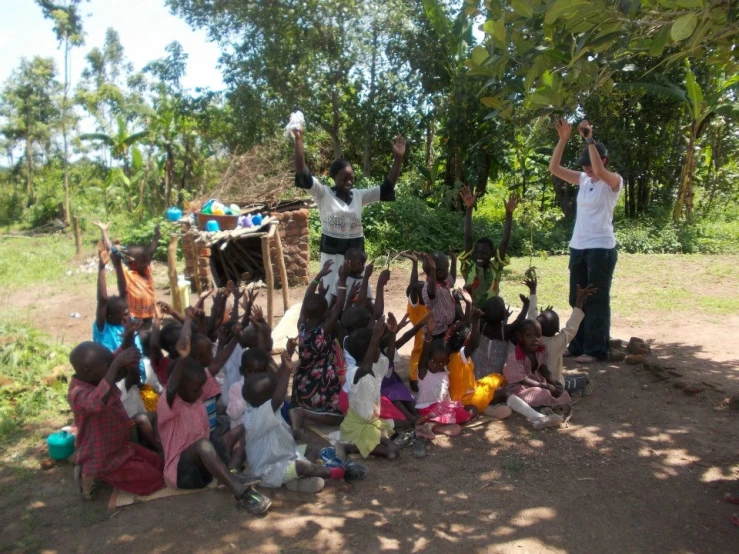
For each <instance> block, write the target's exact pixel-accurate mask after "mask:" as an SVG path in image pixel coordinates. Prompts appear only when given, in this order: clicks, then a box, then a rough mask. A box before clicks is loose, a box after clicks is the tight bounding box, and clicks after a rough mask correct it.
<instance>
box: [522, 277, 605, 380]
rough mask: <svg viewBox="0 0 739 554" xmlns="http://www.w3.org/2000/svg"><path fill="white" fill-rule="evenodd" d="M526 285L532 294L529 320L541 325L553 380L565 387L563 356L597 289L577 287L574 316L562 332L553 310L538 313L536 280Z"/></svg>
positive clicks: (527, 280) (529, 281) (542, 340)
mask: <svg viewBox="0 0 739 554" xmlns="http://www.w3.org/2000/svg"><path fill="white" fill-rule="evenodd" d="M524 284H525V285H526V286H527V287H529V292H530V296H529V300H530V301H531V304H530V306H529V311H528V319H535V320H536V321H538V322H539V325H541V335H542V337H541V343H542V344H543V345H544V346H545V347H546V349H547V367H548V368H549V371H550V373H551V374H552V379H554V381H556V382H557V383H559V384H561V385H564V384H565V379H564V371H563V364H562V355H563V354H564V353H565V350H567V345H568V344H570V341H571V340H572V339H573V338H574V337H575V335H576V334H577V329H578V327H580V324H581V323H582V320H583V319H584V318H585V313H584V312H583V311H582V309H583V306H584V305H585V299H586V298H587V297H588V296H590V295H592V294H594V293H595V292H596V289H595V288H594V287H593V286H592V285H590V286H589V287H587V288H584V289H583V288H580V285H577V296H576V301H575V307H574V308H572V315H571V316H570V319H568V320H567V324H566V325H565V328H564V329H562V330H560V328H559V315H558V314H557V312H555V311H554V310H553V309H552V308H547V309H545V310H542V311H541V313H540V314H538V315H537V313H536V286H537V281H536V278H535V277H533V278H529V279H526V281H524Z"/></svg>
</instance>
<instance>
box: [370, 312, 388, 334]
mask: <svg viewBox="0 0 739 554" xmlns="http://www.w3.org/2000/svg"><path fill="white" fill-rule="evenodd" d="M385 329H386V327H385V316H384V315H381V316H380V317H379V319H378V320H377V321H375V326H374V327H373V328H372V337H373V338H374V339H379V338H380V337H381V336H382V335H383V334H384V333H385Z"/></svg>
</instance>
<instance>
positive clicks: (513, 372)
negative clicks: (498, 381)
mask: <svg viewBox="0 0 739 554" xmlns="http://www.w3.org/2000/svg"><path fill="white" fill-rule="evenodd" d="M546 363H547V351H546V348H545V347H544V346H543V345H542V344H541V326H540V325H539V322H538V321H536V320H535V319H534V320H532V319H526V320H524V321H522V322H521V323H520V324H519V326H518V345H517V346H516V349H515V350H514V351H513V353H512V354H511V355H510V356H508V359H507V360H506V363H505V367H504V368H503V374H504V375H505V379H506V381H507V382H508V386H507V392H508V407H509V408H511V409H512V410H513V411H514V412H518V413H520V414H522V415H523V416H524V417H526V418H527V419H528V420H529V421H530V422H531V423H532V425H533V427H534V429H544V428H546V427H557V426H559V425H560V424H561V423H562V422H563V419H562V417H561V416H559V415H555V414H551V415H547V416H545V415H543V414H540V413H539V412H537V411H536V410H534V408H538V407H541V406H569V404H570V395H569V394H567V392H565V390H564V389H563V387H562V385H560V384H559V383H557V382H555V381H554V379H553V378H552V376H551V374H550V372H549V369H548V368H547V365H546Z"/></svg>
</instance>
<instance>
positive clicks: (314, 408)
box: [290, 260, 349, 436]
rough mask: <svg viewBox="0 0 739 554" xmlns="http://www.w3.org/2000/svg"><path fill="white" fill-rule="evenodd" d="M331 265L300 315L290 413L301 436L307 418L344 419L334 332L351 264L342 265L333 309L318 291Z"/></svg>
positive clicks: (330, 421) (310, 287)
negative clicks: (340, 399)
mask: <svg viewBox="0 0 739 554" xmlns="http://www.w3.org/2000/svg"><path fill="white" fill-rule="evenodd" d="M332 264H333V262H332V261H331V260H329V261H327V262H326V263H325V264H324V265H323V267H322V268H321V271H319V272H318V274H317V275H316V278H315V279H313V281H312V282H311V284H310V285H308V288H307V289H306V291H305V297H304V299H303V306H302V308H301V310H300V317H299V318H298V344H299V345H300V363H299V365H298V367H297V369H296V370H295V375H294V376H293V391H292V398H293V402H292V404H293V405H294V406H296V408H295V409H293V410H291V412H290V419H291V421H292V426H293V431H294V432H295V433H297V434H298V436H300V433H301V432H302V428H303V421H304V420H305V419H310V420H311V421H315V422H316V423H324V424H328V425H337V424H338V423H340V422H341V419H342V414H341V409H340V408H339V392H340V391H341V385H342V383H343V382H344V377H345V373H346V364H345V361H344V356H343V354H342V351H341V347H340V346H339V344H338V343H337V341H336V340H335V337H336V334H335V333H336V322H337V321H338V320H339V318H340V317H341V312H342V310H343V307H344V300H345V296H346V292H347V287H346V278H347V276H348V275H349V263H348V262H344V265H342V266H341V268H339V281H338V285H337V287H336V288H337V297H336V302H335V303H334V305H333V306H332V308H331V309H330V310H329V309H328V304H327V302H326V298H325V297H324V296H322V295H319V294H316V289H317V288H318V285H319V284H320V281H321V279H322V278H323V277H325V276H326V275H328V274H329V273H330V272H331V265H332Z"/></svg>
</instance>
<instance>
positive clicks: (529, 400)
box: [503, 346, 571, 408]
mask: <svg viewBox="0 0 739 554" xmlns="http://www.w3.org/2000/svg"><path fill="white" fill-rule="evenodd" d="M536 361H537V362H538V367H541V366H543V365H546V363H547V350H546V348H545V347H544V346H541V347H539V349H538V350H537V351H536ZM503 375H504V376H505V380H506V382H507V383H508V386H507V387H506V392H507V393H508V394H509V395H510V394H515V395H516V396H518V397H519V398H520V399H521V400H523V401H524V402H526V404H528V405H529V406H531V407H532V408H537V407H539V406H564V405H565V404H569V403H570V402H571V399H570V395H569V394H568V393H567V392H565V391H563V392H562V394H561V395H559V397H558V398H555V397H554V396H552V393H551V392H550V391H548V390H546V389H542V388H539V387H528V386H526V385H524V384H523V383H522V381H523V380H524V379H526V378H527V377H528V378H529V379H534V380H536V381H539V382H540V383H546V379H544V377H543V376H542V375H541V373H539V371H538V369H537V371H535V372H532V371H531V360H529V358H528V356H526V353H525V352H524V351H523V350H522V349H521V347H520V346H516V349H515V350H514V351H513V352H511V353H510V354H509V356H508V359H507V360H506V362H505V366H504V367H503Z"/></svg>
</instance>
